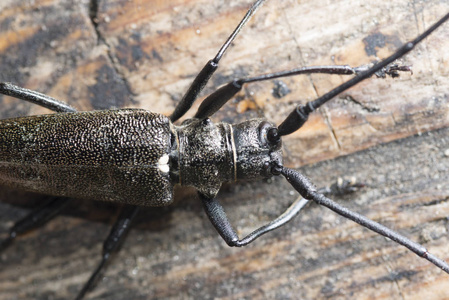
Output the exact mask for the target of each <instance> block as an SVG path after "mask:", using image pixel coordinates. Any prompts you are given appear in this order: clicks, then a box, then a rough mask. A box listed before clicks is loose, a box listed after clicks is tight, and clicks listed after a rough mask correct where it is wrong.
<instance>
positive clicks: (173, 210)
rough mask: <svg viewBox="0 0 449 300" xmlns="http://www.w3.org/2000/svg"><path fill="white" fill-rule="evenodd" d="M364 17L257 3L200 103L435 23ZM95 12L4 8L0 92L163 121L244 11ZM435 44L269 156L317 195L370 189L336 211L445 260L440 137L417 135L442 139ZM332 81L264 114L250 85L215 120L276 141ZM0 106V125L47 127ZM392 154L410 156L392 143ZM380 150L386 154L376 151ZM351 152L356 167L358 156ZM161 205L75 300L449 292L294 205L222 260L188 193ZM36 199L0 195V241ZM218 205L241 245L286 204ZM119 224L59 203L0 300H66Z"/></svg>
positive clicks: (335, 9)
mask: <svg viewBox="0 0 449 300" xmlns="http://www.w3.org/2000/svg"><path fill="white" fill-rule="evenodd" d="M370 2H372V1H334V2H332V3H328V1H301V2H300V3H296V2H294V1H287V0H286V1H271V2H270V1H269V2H268V3H267V4H266V5H265V6H264V7H263V8H261V9H260V10H259V11H258V14H257V16H256V17H255V18H254V20H253V21H252V22H251V24H249V26H248V27H247V28H245V29H244V30H243V31H242V35H241V36H240V37H239V38H238V39H237V41H236V43H235V45H234V46H233V47H232V48H231V51H230V52H229V53H227V54H226V55H225V57H224V58H223V60H222V61H221V65H220V68H219V70H218V71H217V74H216V75H215V76H214V77H213V78H212V82H211V84H210V85H208V86H207V87H206V90H205V93H204V94H207V93H209V92H211V91H213V90H214V89H215V88H216V87H217V86H219V85H221V84H223V83H225V82H227V81H229V80H231V79H232V78H234V77H241V76H252V75H259V74H263V73H266V72H270V71H278V70H282V69H290V68H294V67H298V66H306V65H323V64H350V65H353V66H357V65H362V64H366V63H369V62H371V61H374V60H376V59H378V58H383V57H385V56H386V55H388V54H390V53H392V52H393V51H394V49H396V48H397V47H398V46H400V44H401V43H403V42H405V41H407V40H409V39H411V38H413V37H415V36H416V35H417V34H418V32H422V31H423V29H424V28H426V27H427V26H429V25H430V24H431V23H432V22H433V21H435V20H436V19H437V18H438V17H440V16H441V15H443V14H444V13H446V12H447V11H449V5H448V4H445V3H442V2H440V1H427V2H424V3H415V2H412V1H403V0H401V1H395V2H394V4H392V3H391V2H390V1H382V2H380V3H370ZM378 2H379V1H378ZM94 3H95V1H92V2H91V3H87V2H78V1H62V0H61V1H57V0H55V1H48V0H36V1H33V2H29V1H9V0H7V1H2V2H1V3H0V81H10V82H14V83H15V84H17V85H20V86H24V87H27V88H30V89H34V90H37V91H40V92H43V93H46V94H49V95H51V96H53V97H56V98H59V99H61V100H64V101H67V102H68V103H70V104H71V105H73V106H75V107H77V108H78V109H80V110H91V109H104V108H109V107H142V108H147V109H150V110H151V111H156V112H161V113H164V114H169V113H170V112H171V111H172V110H173V108H174V106H175V103H176V102H177V101H179V99H180V98H181V97H182V94H183V92H184V91H185V90H186V88H187V86H188V85H189V83H190V82H191V80H192V79H193V76H194V75H195V74H196V73H197V72H198V70H199V69H200V68H201V67H202V66H203V65H204V63H205V62H206V61H207V60H208V59H209V58H211V57H212V56H213V55H215V53H216V51H217V50H218V48H219V47H220V45H221V43H222V42H223V41H224V40H225V39H226V37H227V36H228V35H229V33H230V32H231V31H232V29H233V27H234V26H235V24H237V22H238V21H239V19H240V18H241V16H242V15H243V14H244V12H245V9H247V7H248V5H249V3H250V1H226V2H220V1H199V0H198V1H180V0H173V1H107V2H105V1H100V2H99V3H98V5H93V4H94ZM349 13H350V14H349ZM448 36H449V26H448V25H446V26H445V27H444V28H442V29H440V30H439V31H438V32H436V33H435V34H434V35H432V36H431V37H430V38H429V39H428V40H426V41H425V43H423V44H422V45H420V46H419V47H418V48H417V49H416V51H414V52H413V53H411V54H410V55H408V56H407V57H406V58H404V60H403V64H406V65H413V70H414V73H413V75H412V76H410V75H409V74H404V75H403V76H401V78H399V79H394V80H393V79H385V80H380V79H372V80H369V81H367V82H364V83H362V84H360V85H358V86H357V87H355V88H353V89H351V90H350V91H348V92H347V93H345V94H344V95H342V97H340V98H338V99H336V100H334V101H333V102H332V103H330V104H329V105H327V106H326V107H325V108H323V109H321V111H320V112H319V113H317V114H315V115H314V116H313V117H311V120H310V123H309V124H308V126H307V127H306V128H304V129H302V130H301V131H300V132H298V133H296V134H294V135H291V136H289V137H287V138H285V139H284V145H285V156H286V164H287V165H289V166H291V167H300V166H303V165H307V164H310V163H316V162H319V163H317V164H314V165H308V166H305V167H302V169H301V170H302V171H303V172H305V173H306V174H307V175H308V176H310V178H311V179H312V180H313V181H314V182H315V183H316V184H317V186H325V185H329V184H331V183H332V182H334V181H335V180H336V179H337V178H338V177H339V176H348V177H350V176H356V177H357V178H358V179H359V180H361V181H363V182H366V183H367V184H368V185H369V186H368V187H367V188H365V189H364V190H362V191H360V192H358V193H356V194H354V195H351V196H347V197H345V198H344V199H341V200H340V201H342V202H343V203H344V204H345V205H347V206H349V207H351V208H352V209H353V210H355V211H358V212H361V213H363V214H365V215H367V216H368V217H370V218H372V219H374V220H376V221H379V222H381V223H383V224H385V225H388V226H389V227H391V228H394V229H395V230H398V231H400V232H401V233H403V234H405V235H407V236H408V237H410V238H412V239H413V240H415V241H418V242H420V243H423V244H425V246H426V247H428V248H429V250H431V251H432V252H434V253H435V254H436V255H438V256H439V257H441V258H444V259H446V260H449V256H448V255H447V249H448V248H449V239H448V237H447V235H448V233H447V230H448V227H447V226H448V224H447V216H448V215H449V206H448V204H447V201H446V199H447V197H448V195H449V190H448V189H447V183H448V175H447V169H448V167H449V160H448V156H449V154H448V152H449V139H448V137H447V136H448V130H447V129H441V130H439V131H432V130H435V129H438V128H445V127H447V124H448V117H447V116H448V109H449V106H448V94H449V85H448V82H447V76H448V73H449V54H448V52H447V48H448V44H449V38H448ZM344 80H345V78H343V77H341V76H333V77H331V76H327V75H313V76H303V77H296V78H287V79H283V80H282V82H283V83H284V84H286V85H287V87H288V88H289V90H290V93H289V94H288V95H286V96H284V97H281V98H279V99H278V98H276V97H274V96H273V89H274V88H275V83H273V82H270V83H260V84H252V85H248V86H247V87H246V88H245V91H244V92H243V93H241V94H240V95H239V96H238V97H237V99H236V101H233V102H232V103H229V104H228V105H227V106H226V107H224V108H223V109H222V111H221V112H220V113H218V114H217V115H216V117H215V120H225V121H236V120H242V119H247V118H250V117H254V116H265V117H266V118H267V119H269V120H273V121H274V122H276V123H279V122H281V121H282V119H283V118H284V117H285V116H286V115H287V114H288V112H289V110H291V109H292V108H293V107H294V106H295V104H296V103H298V102H305V101H307V100H311V99H313V98H315V97H316V96H317V95H321V94H323V93H324V92H326V91H327V90H329V89H330V88H332V87H334V86H336V85H338V84H339V83H341V82H343V81H344ZM0 99H1V100H2V110H1V112H0V114H1V116H2V117H3V118H6V117H15V116H19V115H31V114H41V113H47V112H48V111H46V110H45V109H43V108H40V107H36V106H33V105H30V104H28V103H24V102H23V101H19V100H16V99H12V98H7V97H3V98H0ZM196 106H197V105H196ZM236 112H238V113H236ZM193 113H194V111H193V112H192V113H191V114H193ZM191 114H190V115H191ZM428 131H431V132H430V133H425V132H428ZM415 134H419V135H415ZM404 137H409V138H407V139H405V140H404V139H402V140H398V139H401V138H404ZM392 140H398V141H396V142H392V143H388V144H385V143H386V142H388V141H392ZM368 148H369V149H368ZM362 149H368V150H365V151H361V152H356V151H358V150H362ZM346 154H349V155H347V156H344V155H346ZM176 192H177V200H176V204H175V205H173V206H171V207H168V208H162V209H145V210H144V212H142V213H141V215H140V217H139V220H138V221H137V222H136V223H137V224H136V226H135V228H134V229H133V230H132V231H131V232H130V234H129V236H128V238H127V241H126V243H125V244H124V245H123V247H122V250H121V251H120V253H119V254H118V255H117V256H116V257H115V258H114V260H113V262H112V263H111V264H110V265H109V267H108V269H107V271H106V273H105V279H104V280H102V282H100V283H99V284H98V285H97V287H96V289H95V290H94V291H93V292H92V293H91V294H89V297H91V298H93V299H151V298H158V299H170V298H171V299H178V298H184V299H189V298H191V299H199V298H202V299H211V298H226V299H242V298H243V299H245V298H248V299H249V298H252V299H266V298H276V299H279V298H281V299H289V298H291V299H298V298H300V299H311V298H313V299H321V298H322V299H324V298H326V299H329V298H331V299H354V298H357V299H373V298H374V299H398V298H399V299H423V298H427V299H430V298H432V299H445V298H448V297H449V295H448V294H449V289H448V287H449V281H448V280H449V277H448V276H447V275H445V274H443V273H442V272H441V271H439V270H438V269H437V268H436V267H433V266H431V265H430V264H428V263H426V262H425V261H423V260H421V259H420V258H418V257H416V256H415V255H413V254H410V253H409V252H408V251H407V250H405V249H403V248H402V247H399V246H396V245H394V244H393V243H391V242H388V241H387V240H386V239H384V238H381V237H378V236H376V235H375V234H372V233H371V232H368V231H367V230H364V229H362V228H360V227H359V226H358V225H355V224H353V223H352V222H350V221H346V220H344V219H342V218H340V217H338V216H335V215H334V214H333V213H331V212H328V211H326V210H325V209H324V208H319V207H316V206H315V205H310V206H309V207H307V208H306V209H305V211H304V212H303V213H302V214H301V215H300V216H299V217H298V218H296V219H295V220H294V221H293V222H292V223H291V224H289V225H287V226H286V227H285V228H283V229H280V230H278V231H276V232H274V233H270V234H268V235H267V236H266V237H264V238H262V239H260V240H258V241H257V242H255V243H254V244H253V245H250V246H248V247H245V248H242V249H232V248H229V247H227V246H226V245H225V243H224V242H223V241H222V240H221V239H220V237H219V236H218V235H217V234H216V233H215V231H214V230H213V228H212V227H211V225H210V224H209V222H208V220H207V218H206V217H205V215H204V213H203V212H202V208H201V205H200V203H199V201H198V199H196V197H195V192H194V191H193V190H190V189H177V191H176ZM42 199H43V197H42V196H38V195H31V194H26V193H21V192H18V191H10V190H7V189H2V190H1V193H0V200H1V201H2V202H0V230H1V231H0V232H6V230H7V228H8V227H9V226H11V224H13V222H14V220H17V219H18V218H20V217H21V216H23V215H25V214H26V213H27V212H28V211H29V209H31V208H32V207H35V206H36V205H37V204H38V203H39V202H41V201H42ZM220 199H222V203H223V204H224V206H225V208H226V210H227V212H228V215H229V216H230V218H231V220H232V222H233V224H235V226H236V228H237V229H238V231H239V232H240V233H241V234H244V233H248V232H250V230H252V229H254V228H255V227H256V226H258V225H260V224H261V223H263V222H266V221H268V220H270V219H273V218H274V217H275V216H276V215H278V214H279V213H280V212H281V211H282V209H284V208H285V207H286V206H287V205H288V204H289V203H291V202H292V201H293V200H294V199H296V194H295V193H294V192H293V190H292V188H291V187H290V186H289V185H288V184H287V183H286V182H285V181H283V180H281V178H276V179H274V181H272V182H268V183H267V182H256V183H241V184H238V185H232V186H225V187H224V188H223V191H222V193H221V195H220ZM117 208H118V207H117V206H115V205H113V204H108V203H99V202H93V201H90V202H89V201H78V200H74V201H73V202H72V204H71V205H70V207H69V208H68V209H66V211H65V212H64V213H63V215H61V216H59V217H58V218H57V219H55V220H54V221H52V222H50V223H49V224H47V225H46V226H44V227H43V228H42V229H41V230H38V231H34V232H31V233H29V234H27V235H25V236H24V237H21V238H19V239H18V240H17V241H16V242H15V243H14V244H13V245H12V246H11V247H10V248H9V249H8V250H7V251H5V252H3V253H1V254H0V259H1V260H0V264H1V265H0V266H1V267H0V299H2V300H3V299H66V298H71V297H72V296H73V295H74V294H76V292H77V291H78V290H79V288H80V285H81V284H82V283H83V282H85V281H86V279H87V277H88V276H89V273H90V271H91V270H92V269H93V268H94V266H95V265H96V264H97V263H98V258H99V257H98V256H99V253H100V251H101V241H102V239H103V238H104V236H105V235H106V234H107V233H108V228H109V227H110V224H112V222H113V220H114V216H115V215H116V211H117Z"/></svg>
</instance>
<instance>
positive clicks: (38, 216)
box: [0, 197, 70, 251]
mask: <svg viewBox="0 0 449 300" xmlns="http://www.w3.org/2000/svg"><path fill="white" fill-rule="evenodd" d="M69 202H70V199H68V198H60V197H51V198H49V201H48V202H47V203H45V204H44V205H42V206H40V207H38V208H37V209H35V210H33V211H32V212H31V213H29V214H28V215H26V216H25V217H24V218H22V219H20V220H19V221H17V222H16V223H15V224H14V225H13V226H12V227H11V228H10V229H9V232H8V237H7V238H6V239H4V240H3V241H1V242H0V251H2V250H4V249H5V248H6V247H8V246H9V245H10V244H11V242H12V241H13V240H14V239H15V238H16V237H17V236H19V235H21V234H23V233H25V232H28V231H30V230H32V229H36V228H38V227H40V226H42V225H43V224H45V223H46V222H47V221H49V220H51V219H52V218H53V217H54V216H56V215H57V214H58V213H59V212H60V211H61V210H62V209H63V208H64V207H65V206H66V205H67V204H68V203H69Z"/></svg>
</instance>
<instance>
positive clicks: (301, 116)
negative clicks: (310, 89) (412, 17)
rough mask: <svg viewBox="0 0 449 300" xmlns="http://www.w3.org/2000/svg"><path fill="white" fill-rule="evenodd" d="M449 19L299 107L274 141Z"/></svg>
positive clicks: (396, 57)
mask: <svg viewBox="0 0 449 300" xmlns="http://www.w3.org/2000/svg"><path fill="white" fill-rule="evenodd" d="M448 19H449V13H447V14H446V15H445V16H444V17H442V18H441V19H440V20H439V21H438V22H436V23H435V24H433V25H432V26H431V27H430V28H429V29H427V30H426V31H425V32H423V33H422V34H420V35H419V36H418V37H416V38H415V39H414V40H412V41H410V42H408V43H406V44H404V45H403V46H402V47H401V48H399V49H398V50H397V51H396V52H395V53H393V54H392V55H390V56H389V57H387V58H385V59H384V60H382V61H380V62H379V63H376V64H375V65H374V66H372V67H371V68H369V69H368V70H366V71H363V72H361V73H359V74H357V75H356V76H355V77H354V78H352V79H350V80H348V81H346V82H345V83H343V84H341V85H339V86H337V87H336V88H334V89H333V90H331V91H329V92H328V93H326V94H324V95H322V96H321V97H319V98H317V99H315V100H314V101H311V102H307V103H306V104H305V105H301V104H300V105H298V106H297V107H296V108H295V109H294V110H293V111H292V112H291V113H290V115H288V117H287V118H286V119H285V120H284V121H283V122H282V123H281V125H279V131H278V133H277V134H275V135H273V137H272V139H273V140H278V139H279V138H280V137H281V136H284V135H289V134H291V133H293V132H295V131H296V130H298V129H299V128H301V127H302V126H303V125H304V123H305V122H306V121H307V119H308V117H309V114H310V113H312V112H313V111H315V110H316V109H318V108H319V107H320V106H321V105H323V104H325V103H326V102H327V101H329V100H331V99H332V98H334V97H335V96H337V95H338V94H340V93H342V92H344V91H346V90H347V89H349V88H351V87H353V86H354V85H356V84H358V83H359V82H361V81H363V80H365V79H367V78H369V77H371V76H372V75H374V74H375V73H376V72H378V71H379V70H381V69H382V68H384V67H386V66H388V65H389V64H391V63H392V62H394V61H395V60H397V59H398V58H401V57H402V56H404V55H405V54H407V53H408V52H410V51H411V50H412V49H413V48H414V47H415V46H416V45H417V44H418V43H419V42H421V41H422V40H423V39H425V38H426V37H427V36H428V35H429V34H431V33H432V32H433V31H434V30H436V29H437V28H438V27H440V26H441V25H442V24H443V23H444V22H446V21H447V20H448Z"/></svg>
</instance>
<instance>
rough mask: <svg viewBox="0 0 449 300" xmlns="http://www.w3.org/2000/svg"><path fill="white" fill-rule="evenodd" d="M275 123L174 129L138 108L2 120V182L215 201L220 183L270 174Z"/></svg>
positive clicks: (102, 196)
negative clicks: (191, 192)
mask: <svg viewBox="0 0 449 300" xmlns="http://www.w3.org/2000/svg"><path fill="white" fill-rule="evenodd" d="M271 128H274V125H272V124H270V123H268V122H266V121H264V120H261V119H255V120H251V121H246V122H243V123H241V124H237V125H230V124H225V123H221V124H217V125H215V124H213V123H212V122H210V120H209V119H205V120H202V121H201V120H195V119H192V120H190V121H189V122H186V123H185V124H183V125H182V126H179V127H178V126H174V125H173V124H172V123H171V121H170V120H169V119H168V118H167V117H165V116H163V115H160V114H156V113H152V112H148V111H145V110H139V109H123V110H109V111H92V112H78V113H61V114H51V115H42V116H34V117H24V118H18V119H9V120H2V121H0V147H1V148H0V160H1V161H2V164H1V166H0V168H1V171H0V178H1V181H2V182H3V183H4V184H5V185H8V186H10V187H14V188H20V189H26V190H30V191H34V192H39V193H44V194H49V195H54V196H64V197H78V198H87V199H92V198H94V199H98V200H106V201H114V202H122V203H125V204H132V205H139V206H165V205H169V204H171V202H172V201H173V187H174V185H175V184H177V183H179V184H182V185H188V186H193V187H195V188H196V189H197V190H198V191H199V192H201V193H202V194H203V195H205V196H207V197H208V198H214V197H215V196H216V195H217V193H218V191H219V189H220V187H221V184H222V183H223V182H226V181H231V182H232V181H236V180H238V179H257V178H261V177H262V178H263V177H269V176H272V174H271V172H270V168H269V166H270V163H272V162H273V161H274V162H276V163H277V164H281V163H282V159H281V155H282V153H281V150H280V143H277V144H276V145H271V144H270V143H269V142H268V141H267V132H268V130H269V129H271Z"/></svg>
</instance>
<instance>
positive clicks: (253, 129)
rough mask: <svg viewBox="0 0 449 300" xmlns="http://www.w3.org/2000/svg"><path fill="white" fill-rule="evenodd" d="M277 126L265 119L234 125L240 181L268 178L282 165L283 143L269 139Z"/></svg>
mask: <svg viewBox="0 0 449 300" xmlns="http://www.w3.org/2000/svg"><path fill="white" fill-rule="evenodd" d="M273 130H277V128H276V126H275V125H274V124H272V123H270V122H268V121H266V120H264V119H252V120H248V121H245V122H242V123H239V124H236V125H233V131H234V141H235V148H236V167H237V178H238V179H256V178H268V177H271V176H272V175H273V173H272V168H273V167H275V166H278V165H282V142H281V140H280V139H277V140H275V141H273V139H270V138H268V136H269V132H270V131H273Z"/></svg>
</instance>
